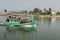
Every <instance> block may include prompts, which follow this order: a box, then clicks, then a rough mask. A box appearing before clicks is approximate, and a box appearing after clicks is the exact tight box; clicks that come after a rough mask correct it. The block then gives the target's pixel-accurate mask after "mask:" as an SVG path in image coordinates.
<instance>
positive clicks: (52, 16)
mask: <svg viewBox="0 0 60 40" xmlns="http://www.w3.org/2000/svg"><path fill="white" fill-rule="evenodd" d="M38 16H39V17H60V15H53V16H51V15H38Z"/></svg>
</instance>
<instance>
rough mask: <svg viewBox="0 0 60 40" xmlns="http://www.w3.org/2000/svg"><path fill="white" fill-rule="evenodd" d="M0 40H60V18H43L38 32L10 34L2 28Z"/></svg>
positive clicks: (0, 27)
mask: <svg viewBox="0 0 60 40" xmlns="http://www.w3.org/2000/svg"><path fill="white" fill-rule="evenodd" d="M0 18H1V19H0V21H3V20H4V17H0ZM0 40H60V18H56V17H53V18H51V17H46V18H44V17H41V18H39V22H38V26H37V28H36V30H35V31H30V32H24V31H14V32H13V31H11V32H9V31H8V30H6V27H5V26H0Z"/></svg>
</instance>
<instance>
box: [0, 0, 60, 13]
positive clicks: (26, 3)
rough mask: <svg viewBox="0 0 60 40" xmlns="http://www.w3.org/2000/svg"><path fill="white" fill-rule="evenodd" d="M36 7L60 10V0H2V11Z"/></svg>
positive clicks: (0, 8) (0, 4)
mask: <svg viewBox="0 0 60 40" xmlns="http://www.w3.org/2000/svg"><path fill="white" fill-rule="evenodd" d="M34 8H40V9H43V8H52V9H53V11H60V0H0V12H1V11H3V10H4V9H8V10H9V11H12V10H32V9H34Z"/></svg>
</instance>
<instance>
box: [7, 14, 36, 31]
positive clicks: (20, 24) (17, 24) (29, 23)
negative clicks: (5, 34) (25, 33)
mask: <svg viewBox="0 0 60 40" xmlns="http://www.w3.org/2000/svg"><path fill="white" fill-rule="evenodd" d="M6 22H7V23H8V24H9V26H8V27H7V29H9V30H20V29H25V30H34V29H35V28H36V26H37V21H36V20H34V15H28V16H12V15H10V16H8V18H7V20H6Z"/></svg>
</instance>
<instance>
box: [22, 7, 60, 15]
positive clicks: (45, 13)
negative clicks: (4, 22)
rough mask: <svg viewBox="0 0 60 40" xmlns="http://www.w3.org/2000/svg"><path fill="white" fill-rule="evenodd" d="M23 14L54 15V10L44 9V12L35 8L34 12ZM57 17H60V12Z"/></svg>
mask: <svg viewBox="0 0 60 40" xmlns="http://www.w3.org/2000/svg"><path fill="white" fill-rule="evenodd" d="M22 13H26V14H27V13H29V14H35V15H52V9H51V8H48V9H46V8H44V9H43V10H41V9H39V8H34V9H33V10H32V11H27V10H25V11H22ZM56 15H60V12H56Z"/></svg>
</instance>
